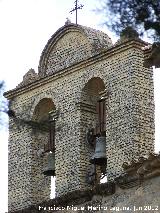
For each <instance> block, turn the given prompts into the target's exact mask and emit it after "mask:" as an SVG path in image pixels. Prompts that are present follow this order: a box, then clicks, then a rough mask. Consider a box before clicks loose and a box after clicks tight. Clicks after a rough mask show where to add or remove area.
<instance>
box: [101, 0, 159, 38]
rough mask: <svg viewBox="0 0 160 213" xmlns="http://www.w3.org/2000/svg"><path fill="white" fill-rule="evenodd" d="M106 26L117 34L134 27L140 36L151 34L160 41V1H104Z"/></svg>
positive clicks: (103, 8)
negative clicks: (146, 33)
mask: <svg viewBox="0 0 160 213" xmlns="http://www.w3.org/2000/svg"><path fill="white" fill-rule="evenodd" d="M102 3H103V5H102V7H101V10H102V12H103V13H105V16H106V21H105V24H106V25H107V26H108V27H109V28H110V29H112V30H113V31H114V32H116V34H119V33H120V32H121V31H122V29H124V28H126V27H127V26H132V27H133V28H134V29H136V30H137V31H138V32H139V33H140V35H143V33H144V32H146V31H147V32H149V33H150V35H151V36H152V38H153V39H154V40H155V41H160V0H102Z"/></svg>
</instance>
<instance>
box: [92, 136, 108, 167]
mask: <svg viewBox="0 0 160 213" xmlns="http://www.w3.org/2000/svg"><path fill="white" fill-rule="evenodd" d="M90 163H92V164H96V165H100V166H101V165H104V164H106V163H107V157H106V137H104V136H100V137H96V148H95V153H94V155H93V156H92V158H91V159H90Z"/></svg>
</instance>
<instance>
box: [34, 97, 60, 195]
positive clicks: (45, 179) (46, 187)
mask: <svg viewBox="0 0 160 213" xmlns="http://www.w3.org/2000/svg"><path fill="white" fill-rule="evenodd" d="M55 116H56V107H55V104H54V103H53V101H52V99H50V98H43V99H41V100H40V101H39V103H38V104H37V105H36V107H35V110H34V113H33V117H32V121H33V122H34V123H36V128H35V130H34V135H35V141H36V143H35V144H34V146H35V149H36V150H37V155H38V159H37V162H38V165H39V167H38V165H37V164H36V165H35V166H34V170H35V171H36V175H35V178H37V179H39V183H41V185H43V186H41V191H40V193H39V192H38V193H39V194H42V197H45V199H46V198H47V199H49V198H53V197H54V196H55ZM36 176H37V177H36ZM42 188H43V191H42Z"/></svg>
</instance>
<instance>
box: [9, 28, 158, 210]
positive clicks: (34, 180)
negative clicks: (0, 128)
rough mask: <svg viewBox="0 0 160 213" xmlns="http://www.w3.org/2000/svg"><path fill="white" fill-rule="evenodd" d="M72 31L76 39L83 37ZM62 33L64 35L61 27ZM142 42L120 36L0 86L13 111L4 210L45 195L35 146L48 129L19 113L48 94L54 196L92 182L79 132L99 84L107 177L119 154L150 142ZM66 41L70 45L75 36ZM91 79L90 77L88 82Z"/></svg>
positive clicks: (137, 151) (124, 157)
mask: <svg viewBox="0 0 160 213" xmlns="http://www.w3.org/2000/svg"><path fill="white" fill-rule="evenodd" d="M65 29H66V28H65ZM62 33H63V30H62ZM76 33H77V32H76ZM79 34H80V35H79V39H80V38H81V37H82V38H84V37H83V36H81V33H80V32H79ZM73 35H74V33H73ZM65 38H66V39H68V37H67V36H66V37H65V35H64V37H63V40H65ZM78 42H80V41H79V40H78ZM60 44H61V43H60ZM60 44H58V40H57V45H60ZM62 45H63V43H62ZM72 45H73V46H72ZM144 45H145V43H144V42H143V41H141V40H139V39H138V40H134V39H133V40H127V41H124V42H122V43H118V44H116V45H115V46H112V47H107V48H108V49H107V50H106V51H105V52H104V51H102V52H99V54H97V55H94V56H93V57H90V58H88V59H85V60H82V61H81V62H79V63H78V64H75V65H72V66H69V67H66V68H65V69H62V70H59V72H55V74H54V75H48V76H47V75H46V74H47V73H46V70H44V75H46V76H45V77H44V75H42V73H41V72H42V70H41V72H40V75H41V76H43V78H39V79H38V80H36V81H35V82H33V83H30V84H28V85H27V86H24V87H19V88H17V89H15V90H13V91H9V92H8V93H7V94H6V97H8V99H10V100H11V109H12V110H13V111H14V112H15V115H16V116H15V118H13V119H10V139H9V211H11V210H18V209H23V208H25V207H27V206H30V205H33V204H36V203H40V202H41V201H42V200H48V199H49V194H50V178H48V177H45V176H44V175H43V174H42V170H43V167H44V166H45V163H46V159H45V157H42V156H40V155H39V154H38V153H39V150H41V149H42V148H43V145H44V143H46V141H47V133H46V132H43V131H39V130H37V129H35V128H32V127H31V126H29V125H23V123H24V122H23V121H24V120H26V121H33V120H34V115H35V114H34V113H35V109H36V106H37V105H38V103H39V102H40V101H41V100H42V99H45V98H48V99H50V100H52V102H53V103H54V106H55V108H56V110H58V112H59V117H58V119H57V122H56V135H55V146H56V153H55V154H56V196H61V195H64V194H66V193H68V192H72V191H74V190H82V189H86V188H90V187H91V186H90V185H89V184H87V182H86V175H87V172H88V169H89V167H90V164H89V159H90V157H91V155H92V154H93V149H91V148H90V147H89V146H88V144H86V140H85V138H86V132H87V130H88V128H89V127H92V126H93V127H94V125H95V124H96V121H95V119H96V114H95V111H94V107H95V106H94V104H95V100H96V98H97V97H98V94H99V92H101V91H102V89H103V90H104V88H105V89H106V142H107V146H106V155H107V174H108V180H113V179H114V178H115V177H117V176H119V175H120V174H121V173H123V169H122V164H123V162H126V161H131V160H132V158H133V157H134V158H135V157H137V158H138V157H139V156H141V155H142V154H143V155H146V154H148V152H149V151H152V150H153V148H154V147H153V144H154V143H153V142H154V97H153V76H152V75H153V72H152V69H148V68H144V67H143V51H142V50H141V47H142V46H144ZM70 46H71V48H73V49H74V47H75V44H74V43H73V44H72V43H70ZM52 51H53V50H52ZM49 53H50V51H49ZM49 53H47V54H49ZM80 53H81V54H85V52H83V51H82V52H78V54H80ZM48 57H49V56H48ZM82 58H83V57H82ZM51 59H52V57H50V59H49V60H51ZM83 59H84V58H83ZM44 61H45V60H44ZM42 62H43V60H42ZM50 63H51V62H50ZM41 65H42V64H41ZM56 66H57V65H56ZM43 67H45V66H42V68H43ZM94 79H99V80H97V81H95V80H94ZM90 80H91V81H93V82H95V84H92V85H91V87H90V89H88V88H89V87H87V86H86V85H89V82H90ZM99 82H101V83H99ZM100 84H102V85H103V86H99V85H100ZM25 85H26V84H25ZM84 91H85V92H84ZM95 91H96V92H95ZM87 98H88V100H90V103H89V104H92V105H93V108H92V107H89V110H88V111H86V109H85V107H86V106H84V104H85V102H86V101H87ZM82 105H83V106H82ZM42 111H43V110H42ZM20 120H21V122H20V124H16V122H19V121H20ZM20 164H21V166H20Z"/></svg>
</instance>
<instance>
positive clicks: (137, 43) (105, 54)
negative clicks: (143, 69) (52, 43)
mask: <svg viewBox="0 0 160 213" xmlns="http://www.w3.org/2000/svg"><path fill="white" fill-rule="evenodd" d="M146 44H148V43H146V42H144V41H142V40H140V39H134V40H133V39H132V40H126V41H124V42H121V43H118V44H115V45H113V46H112V47H110V48H108V49H107V50H102V52H101V53H99V54H97V55H95V56H92V57H90V58H88V59H86V60H83V61H81V62H79V63H77V64H74V65H72V66H70V67H68V68H64V69H62V70H60V71H58V72H57V73H54V74H52V75H48V76H45V77H42V78H40V79H38V80H36V81H35V82H32V83H30V84H28V85H25V86H22V87H20V88H15V89H13V90H10V91H8V92H5V93H4V96H5V97H6V98H7V99H12V98H14V97H16V96H19V95H21V94H23V93H26V92H29V91H31V90H34V89H36V88H38V87H41V86H43V85H45V84H48V83H50V82H52V81H54V80H57V79H58V78H61V77H62V76H66V75H69V74H71V73H73V72H77V71H79V70H80V69H83V68H86V67H89V66H91V65H93V64H96V63H97V62H99V61H103V60H106V59H108V58H110V57H112V56H113V55H117V54H120V53H121V52H125V51H126V50H128V49H131V48H137V49H140V50H141V48H142V47H144V46H145V45H146Z"/></svg>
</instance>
